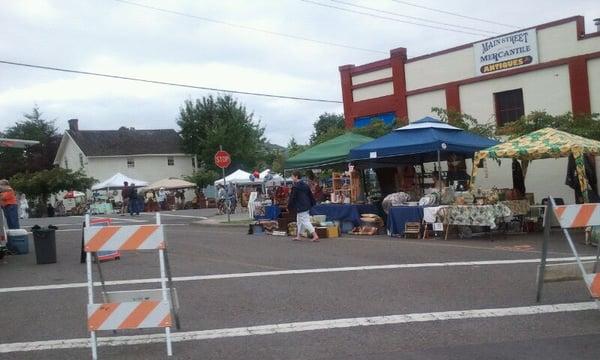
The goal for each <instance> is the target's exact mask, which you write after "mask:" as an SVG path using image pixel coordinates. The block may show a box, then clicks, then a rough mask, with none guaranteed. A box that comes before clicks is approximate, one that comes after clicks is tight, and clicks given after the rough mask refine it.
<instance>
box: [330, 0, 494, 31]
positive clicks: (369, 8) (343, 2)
mask: <svg viewBox="0 0 600 360" xmlns="http://www.w3.org/2000/svg"><path fill="white" fill-rule="evenodd" d="M330 1H331V2H334V3H338V4H343V5H348V6H352V7H356V8H359V9H364V10H370V11H375V12H378V13H382V14H389V15H394V16H399V17H403V18H407V19H413V20H419V21H428V22H431V19H426V18H421V17H417V16H410V15H404V14H400V13H397V12H393V11H387V10H380V9H375V8H372V7H368V6H362V5H357V4H353V3H350V2H347V1H341V0H330ZM435 23H436V24H440V25H446V26H451V27H455V28H459V29H465V30H474V31H479V32H483V33H488V34H499V33H498V32H495V31H489V30H484V29H479V28H474V27H469V26H462V25H455V24H450V23H444V22H441V21H435Z"/></svg>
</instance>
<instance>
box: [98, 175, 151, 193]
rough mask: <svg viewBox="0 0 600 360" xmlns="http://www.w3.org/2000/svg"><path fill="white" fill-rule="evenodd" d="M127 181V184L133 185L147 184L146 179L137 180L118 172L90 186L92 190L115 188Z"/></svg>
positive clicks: (142, 185)
mask: <svg viewBox="0 0 600 360" xmlns="http://www.w3.org/2000/svg"><path fill="white" fill-rule="evenodd" d="M125 182H127V183H128V184H129V186H131V185H132V184H135V187H144V186H146V185H148V182H147V181H143V180H137V179H133V178H130V177H129V176H126V175H123V174H121V173H120V172H118V173H116V174H114V175H113V176H111V177H110V178H108V179H106V180H104V181H102V182H100V183H98V184H96V185H94V186H92V190H117V189H122V188H123V183H125Z"/></svg>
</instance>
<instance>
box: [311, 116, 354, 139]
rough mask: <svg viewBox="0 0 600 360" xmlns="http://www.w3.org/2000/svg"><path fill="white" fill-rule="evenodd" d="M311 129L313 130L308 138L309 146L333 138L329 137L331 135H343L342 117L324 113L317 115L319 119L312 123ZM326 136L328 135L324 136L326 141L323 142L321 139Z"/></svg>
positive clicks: (343, 124)
mask: <svg viewBox="0 0 600 360" xmlns="http://www.w3.org/2000/svg"><path fill="white" fill-rule="evenodd" d="M313 127H314V129H315V130H314V132H313V133H312V135H311V136H310V144H311V145H314V144H319V143H322V142H323V141H327V140H328V139H332V138H334V137H335V136H331V135H332V133H341V134H343V132H344V129H345V127H346V126H345V123H344V115H342V114H333V113H327V112H325V113H323V114H321V115H319V119H318V120H317V121H316V122H314V123H313ZM327 134H329V135H328V136H326V137H327V139H326V140H323V139H322V137H323V136H324V135H327Z"/></svg>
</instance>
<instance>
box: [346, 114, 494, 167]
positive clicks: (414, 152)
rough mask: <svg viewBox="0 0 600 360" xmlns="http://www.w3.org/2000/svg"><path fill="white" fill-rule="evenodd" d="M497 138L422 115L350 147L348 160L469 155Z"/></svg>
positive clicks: (364, 163) (418, 160)
mask: <svg viewBox="0 0 600 360" xmlns="http://www.w3.org/2000/svg"><path fill="white" fill-rule="evenodd" d="M496 144H498V142H497V141H495V140H491V139H488V138H486V137H483V136H479V135H476V134H473V133H470V132H468V131H465V130H463V129H459V128H457V127H454V126H452V125H449V124H447V123H445V122H442V121H440V120H438V119H434V118H432V117H429V116H427V117H424V118H423V119H421V120H418V121H415V122H412V123H410V124H409V125H406V126H403V127H401V128H398V129H395V130H393V131H392V132H390V133H389V134H387V135H384V136H382V137H380V138H377V139H375V140H373V141H371V142H368V143H366V144H363V145H360V146H357V147H355V148H353V149H351V150H350V154H349V160H350V161H352V162H353V163H354V164H355V165H356V166H359V167H362V168H378V167H388V166H397V165H398V164H422V163H427V162H435V161H438V162H439V161H445V160H446V159H447V157H448V155H449V154H452V153H454V154H460V155H462V156H463V157H465V158H472V157H473V154H474V153H475V152H477V151H479V150H482V149H486V148H488V147H490V146H494V145H496Z"/></svg>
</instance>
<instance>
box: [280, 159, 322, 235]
mask: <svg viewBox="0 0 600 360" xmlns="http://www.w3.org/2000/svg"><path fill="white" fill-rule="evenodd" d="M301 176H302V175H301V174H300V172H299V171H294V172H293V173H292V181H293V182H294V185H293V186H292V193H291V194H290V199H289V201H288V209H295V210H296V212H297V215H296V228H297V234H296V237H295V238H294V239H293V240H295V241H300V234H301V233H302V230H303V228H306V230H308V232H309V233H310V234H311V235H312V241H313V242H317V241H319V236H318V235H317V233H316V232H315V228H314V227H313V226H312V224H311V223H310V214H309V210H310V209H311V208H312V207H313V206H315V198H314V196H313V194H312V192H311V191H310V187H309V186H308V185H306V183H305V182H304V181H302V179H301Z"/></svg>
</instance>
